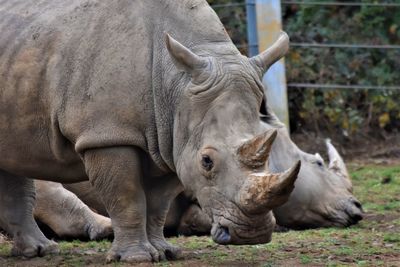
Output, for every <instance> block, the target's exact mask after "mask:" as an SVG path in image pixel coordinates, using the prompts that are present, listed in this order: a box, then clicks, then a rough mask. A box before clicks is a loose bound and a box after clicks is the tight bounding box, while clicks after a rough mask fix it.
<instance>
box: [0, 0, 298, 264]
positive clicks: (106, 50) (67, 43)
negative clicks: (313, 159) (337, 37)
mask: <svg viewBox="0 0 400 267" xmlns="http://www.w3.org/2000/svg"><path fill="white" fill-rule="evenodd" d="M0 32H1V35H0V151H1V158H0V210H1V213H0V224H1V226H2V227H3V228H5V229H6V230H7V231H8V232H9V233H11V234H12V235H13V240H14V245H13V249H12V254H14V255H23V256H27V257H32V256H36V255H44V254H48V253H53V252H57V251H58V248H57V245H56V244H55V243H54V242H52V241H49V240H48V239H47V238H46V237H45V236H44V235H43V234H42V232H41V231H40V230H39V228H38V226H37V224H36V223H35V221H34V219H33V216H32V209H33V205H34V200H35V196H34V192H35V191H34V184H33V180H31V179H28V178H25V177H31V178H40V179H49V180H51V179H54V177H57V179H55V181H57V182H64V183H71V182H77V181H83V180H89V181H90V182H91V184H92V185H93V187H94V188H95V190H96V191H97V192H98V193H99V195H100V196H101V199H102V201H103V203H104V205H105V208H106V209H107V212H108V214H109V215H110V217H111V220H112V225H113V231H114V241H113V244H112V247H111V249H110V250H109V252H108V255H107V260H123V261H133V262H134V261H151V260H159V259H160V258H161V259H162V258H165V257H166V256H170V257H172V258H173V257H175V256H176V255H177V254H179V250H178V249H177V248H175V247H174V246H172V245H170V244H169V243H167V242H166V240H165V239H164V237H163V233H162V228H163V225H164V219H165V216H166V213H167V211H168V207H169V203H170V201H171V200H172V199H173V198H174V197H175V196H176V194H178V193H179V192H180V191H181V190H183V187H184V188H185V189H186V192H187V193H189V194H190V195H192V196H193V197H194V198H196V199H198V201H199V203H200V205H201V206H202V208H203V210H204V211H205V212H206V213H207V214H208V215H209V216H210V218H211V219H212V231H211V232H212V236H213V239H214V240H215V241H216V242H218V243H221V244H257V243H265V242H269V241H270V240H271V234H272V230H273V228H274V225H275V219H274V217H273V215H272V212H271V210H272V208H274V207H276V206H278V205H281V204H283V203H284V202H285V201H287V199H288V197H289V194H290V192H291V191H292V189H293V184H294V182H295V179H296V177H297V173H298V171H299V168H300V163H299V162H297V163H294V166H293V167H292V168H290V169H289V170H288V171H287V172H285V173H283V174H271V173H270V172H269V169H268V166H267V165H266V164H265V162H266V159H267V157H268V153H269V149H270V144H271V137H272V136H273V135H274V133H273V132H271V131H267V132H266V131H263V129H261V127H260V124H259V118H258V111H259V107H260V105H261V101H262V98H263V88H262V83H261V77H262V74H263V73H264V72H265V71H266V70H267V69H268V67H269V66H270V65H271V64H273V63H274V62H275V61H277V60H278V59H279V58H281V57H282V56H283V55H284V54H285V53H286V51H287V49H288V37H287V35H286V34H282V35H281V36H280V37H279V39H278V41H277V42H276V43H275V44H274V45H273V46H272V47H271V48H269V49H268V50H266V51H264V52H263V53H261V54H260V55H258V56H255V57H253V58H247V57H244V56H242V55H241V54H240V53H239V51H238V50H237V49H236V47H235V46H234V45H233V43H232V42H231V40H230V38H229V36H228V34H227V33H226V31H225V30H224V27H223V25H222V23H221V22H220V20H219V19H218V17H217V15H216V14H215V13H214V12H213V10H212V9H211V8H210V6H209V5H208V4H207V2H206V1H204V0H186V1H178V0H164V1H144V0H139V1H133V0H118V1H101V0H89V1H87V0H85V1H83V0H70V1H63V0H43V1H34V0H12V1H11V0H10V1H1V3H0ZM166 32H168V33H170V34H171V35H173V36H174V37H175V38H176V39H177V40H179V41H180V42H178V41H177V40H175V39H173V38H172V37H170V36H169V35H167V34H166ZM176 174H177V175H176ZM177 177H178V179H177ZM182 185H183V187H182Z"/></svg>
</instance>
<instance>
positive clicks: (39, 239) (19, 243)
mask: <svg viewBox="0 0 400 267" xmlns="http://www.w3.org/2000/svg"><path fill="white" fill-rule="evenodd" d="M34 202H35V188H34V183H33V180H31V179H27V178H24V177H17V176H14V175H11V174H9V173H7V172H5V171H2V170H0V211H1V213H0V224H1V226H2V228H3V229H5V230H6V231H7V232H8V233H9V234H11V235H12V237H13V248H12V250H11V253H12V255H14V256H24V257H29V258H31V257H36V256H44V255H47V254H55V253H59V248H58V245H57V243H56V242H54V241H51V240H49V239H47V238H46V237H45V236H44V235H43V233H42V232H41V231H40V229H39V227H38V225H37V224H36V222H35V220H34V218H33V214H32V212H33V207H34Z"/></svg>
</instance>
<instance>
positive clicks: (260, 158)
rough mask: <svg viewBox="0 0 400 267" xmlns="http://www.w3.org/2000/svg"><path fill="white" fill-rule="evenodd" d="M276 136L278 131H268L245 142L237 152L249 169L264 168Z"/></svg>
mask: <svg viewBox="0 0 400 267" xmlns="http://www.w3.org/2000/svg"><path fill="white" fill-rule="evenodd" d="M276 136H277V131H276V130H268V131H265V132H264V133H262V134H260V135H257V136H256V137H254V138H252V139H250V140H248V141H246V142H244V143H243V144H242V145H241V146H240V147H239V148H238V151H237V153H238V156H239V160H240V161H241V162H242V163H243V164H245V165H247V166H249V167H255V168H257V167H262V166H264V165H265V163H266V161H267V159H268V157H269V153H270V152H271V148H272V144H273V142H274V140H275V138H276Z"/></svg>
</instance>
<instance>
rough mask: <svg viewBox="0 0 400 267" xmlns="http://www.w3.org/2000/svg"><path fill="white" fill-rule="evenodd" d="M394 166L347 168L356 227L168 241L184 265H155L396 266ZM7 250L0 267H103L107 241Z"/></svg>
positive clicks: (399, 206) (398, 176) (399, 251)
mask: <svg viewBox="0 0 400 267" xmlns="http://www.w3.org/2000/svg"><path fill="white" fill-rule="evenodd" d="M397 166H399V167H396V166H379V165H369V166H363V167H361V165H357V164H351V165H350V166H349V167H350V171H351V174H352V177H353V183H354V189H355V195H356V197H357V198H358V199H359V200H360V201H361V202H362V203H363V206H364V209H365V211H366V217H365V219H364V220H363V221H361V223H359V224H358V225H356V226H353V227H350V228H347V229H333V228H332V229H320V230H308V231H289V232H286V233H275V234H274V236H273V240H272V242H271V243H270V244H266V245H255V246H219V245H217V244H215V243H213V242H212V241H211V240H210V238H208V237H189V238H187V237H179V238H172V239H170V241H171V242H172V243H175V244H178V245H179V246H180V247H182V248H184V260H180V261H175V262H161V263H156V264H154V265H155V266H301V265H304V266H305V265H307V266H400V164H399V165H397ZM10 246H11V244H10V243H9V241H7V240H5V239H4V238H3V240H2V237H1V236H0V266H98V265H102V264H104V260H105V257H104V253H105V252H106V251H107V249H108V248H109V247H110V242H108V241H102V242H80V241H73V242H61V243H60V247H61V255H58V256H51V257H50V256H48V257H44V258H36V259H31V260H26V259H22V258H11V257H8V255H9V251H10ZM113 265H115V266H128V265H125V264H120V263H115V264H111V266H113ZM140 266H152V264H141V265H140Z"/></svg>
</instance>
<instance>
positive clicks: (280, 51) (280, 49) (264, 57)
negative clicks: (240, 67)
mask: <svg viewBox="0 0 400 267" xmlns="http://www.w3.org/2000/svg"><path fill="white" fill-rule="evenodd" d="M288 50H289V36H288V35H287V34H286V33H285V32H283V31H281V32H280V34H279V36H278V39H277V40H276V41H275V43H273V44H272V45H271V46H270V47H269V48H267V49H266V50H265V51H264V52H261V53H260V54H259V55H257V56H254V57H252V58H251V59H250V62H251V63H252V64H254V65H255V66H256V67H257V68H258V69H259V70H261V75H263V74H264V73H265V72H266V71H267V70H268V69H269V67H270V66H271V65H272V64H274V63H275V62H276V61H278V60H279V59H281V58H282V57H283V56H284V55H286V53H287V52H288Z"/></svg>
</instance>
